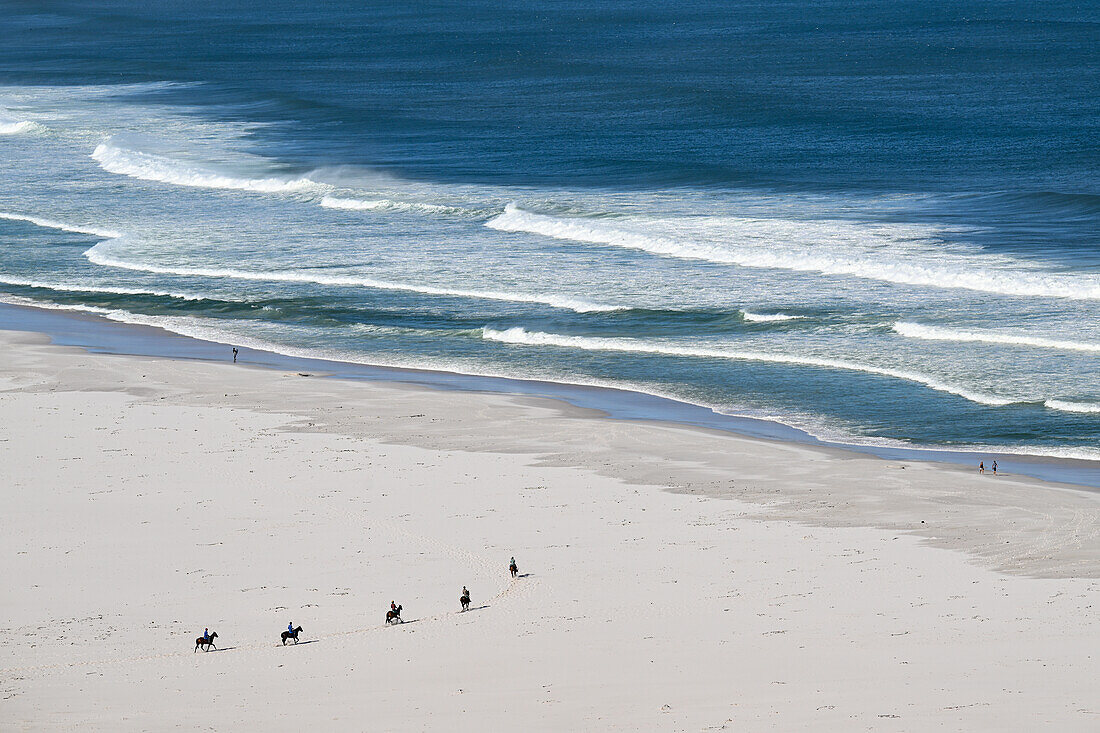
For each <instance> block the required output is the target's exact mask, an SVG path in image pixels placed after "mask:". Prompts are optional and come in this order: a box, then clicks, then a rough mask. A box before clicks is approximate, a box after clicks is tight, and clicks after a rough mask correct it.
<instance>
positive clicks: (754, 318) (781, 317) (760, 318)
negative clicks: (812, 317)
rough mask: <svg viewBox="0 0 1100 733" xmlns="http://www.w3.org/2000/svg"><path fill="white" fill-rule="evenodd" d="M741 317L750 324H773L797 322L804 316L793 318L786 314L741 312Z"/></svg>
mask: <svg viewBox="0 0 1100 733" xmlns="http://www.w3.org/2000/svg"><path fill="white" fill-rule="evenodd" d="M741 317H742V318H744V319H745V320H746V321H748V322H749V323H771V322H773V321H795V320H798V319H799V318H803V317H804V316H791V315H787V314H786V313H750V312H749V311H741Z"/></svg>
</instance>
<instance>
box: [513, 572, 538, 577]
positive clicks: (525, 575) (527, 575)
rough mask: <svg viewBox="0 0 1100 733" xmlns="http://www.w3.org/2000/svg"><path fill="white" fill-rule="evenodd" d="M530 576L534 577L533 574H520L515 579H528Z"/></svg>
mask: <svg viewBox="0 0 1100 733" xmlns="http://www.w3.org/2000/svg"><path fill="white" fill-rule="evenodd" d="M532 575H534V573H520V574H519V575H517V576H516V577H517V578H530V577H531V576H532Z"/></svg>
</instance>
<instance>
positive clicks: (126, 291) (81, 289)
mask: <svg viewBox="0 0 1100 733" xmlns="http://www.w3.org/2000/svg"><path fill="white" fill-rule="evenodd" d="M0 283H5V284H7V285H21V286H23V287H28V288H41V289H43V290H53V291H56V292H67V293H105V294H111V295H156V296H161V297H166V298H177V299H179V300H205V299H206V298H205V296H202V295H192V294H191V293H180V292H174V291H171V290H154V289H149V288H120V287H115V286H113V285H84V284H81V283H65V282H49V281H46V280H29V279H26V278H20V277H9V276H8V275H0Z"/></svg>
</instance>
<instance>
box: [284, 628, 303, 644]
mask: <svg viewBox="0 0 1100 733" xmlns="http://www.w3.org/2000/svg"><path fill="white" fill-rule="evenodd" d="M300 633H302V627H301V626H295V627H294V631H284V632H283V646H286V640H287V639H294V643H295V644H297V643H298V634H300Z"/></svg>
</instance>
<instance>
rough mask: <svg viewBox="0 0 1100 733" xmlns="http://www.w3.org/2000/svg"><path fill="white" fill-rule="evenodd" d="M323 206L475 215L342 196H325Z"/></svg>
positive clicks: (453, 208)
mask: <svg viewBox="0 0 1100 733" xmlns="http://www.w3.org/2000/svg"><path fill="white" fill-rule="evenodd" d="M321 206H324V207H325V208H328V209H348V210H351V211H407V212H411V213H414V214H450V215H470V214H472V213H475V212H472V211H470V210H469V209H464V208H462V207H460V206H446V205H444V204H432V203H425V202H420V201H395V200H392V199H352V198H343V197H340V196H325V197H324V198H323V199H321ZM498 211H499V209H498Z"/></svg>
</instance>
